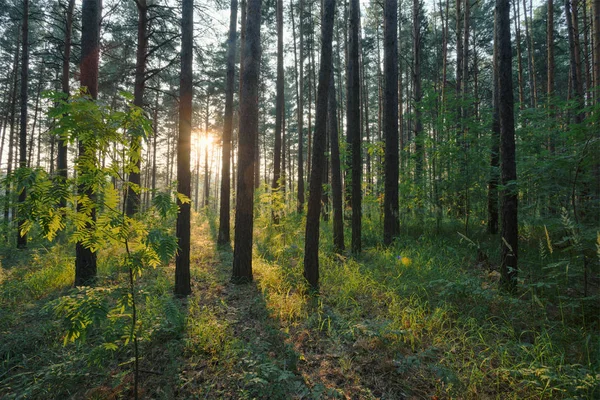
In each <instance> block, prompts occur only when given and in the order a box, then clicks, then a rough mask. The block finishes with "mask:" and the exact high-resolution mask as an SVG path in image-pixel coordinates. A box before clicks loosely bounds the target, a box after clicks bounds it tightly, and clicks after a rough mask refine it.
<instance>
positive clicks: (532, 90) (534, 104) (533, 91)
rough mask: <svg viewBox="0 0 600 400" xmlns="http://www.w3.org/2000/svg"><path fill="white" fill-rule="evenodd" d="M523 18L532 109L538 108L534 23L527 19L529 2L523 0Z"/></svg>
mask: <svg viewBox="0 0 600 400" xmlns="http://www.w3.org/2000/svg"><path fill="white" fill-rule="evenodd" d="M523 18H525V41H526V42H527V63H528V65H529V74H528V76H529V96H530V99H529V101H530V104H531V107H534V108H535V107H537V90H536V76H535V60H534V55H533V51H534V50H533V35H532V34H531V29H532V28H531V24H532V21H530V19H529V18H528V17H527V2H526V0H523Z"/></svg>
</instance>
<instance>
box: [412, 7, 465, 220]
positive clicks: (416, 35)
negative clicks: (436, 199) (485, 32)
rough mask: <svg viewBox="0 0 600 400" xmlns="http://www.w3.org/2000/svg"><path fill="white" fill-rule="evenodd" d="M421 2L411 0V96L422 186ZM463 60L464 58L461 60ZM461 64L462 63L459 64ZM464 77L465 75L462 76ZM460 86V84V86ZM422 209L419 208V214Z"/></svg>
mask: <svg viewBox="0 0 600 400" xmlns="http://www.w3.org/2000/svg"><path fill="white" fill-rule="evenodd" d="M420 21H421V3H420V0H413V54H414V66H413V92H414V94H413V98H414V99H415V103H414V108H415V116H414V121H415V126H414V131H415V153H416V157H417V158H416V162H415V182H416V184H417V185H418V186H419V187H422V186H423V158H424V157H423V138H422V137H421V136H422V133H423V121H422V117H421V114H422V113H421V99H422V97H423V93H422V92H421V53H422V43H421V25H420ZM463 62H464V60H463ZM461 65H462V64H461ZM462 79H465V77H462ZM461 87H462V86H461ZM421 212H422V210H419V214H420V213H421Z"/></svg>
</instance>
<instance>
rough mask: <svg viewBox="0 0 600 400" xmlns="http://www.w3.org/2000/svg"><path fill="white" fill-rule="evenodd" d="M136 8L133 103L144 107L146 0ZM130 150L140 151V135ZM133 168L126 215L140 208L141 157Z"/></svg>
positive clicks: (131, 214) (134, 138)
mask: <svg viewBox="0 0 600 400" xmlns="http://www.w3.org/2000/svg"><path fill="white" fill-rule="evenodd" d="M135 4H136V5H137V10H138V25H137V51H136V61H135V82H134V86H133V104H134V105H135V106H137V107H140V108H143V107H144V89H145V82H146V77H145V73H146V55H147V49H148V34H147V31H148V7H147V4H146V0H135ZM131 148H132V150H137V151H141V148H142V138H141V137H140V136H136V135H135V134H134V136H132V137H131ZM134 164H135V167H134V169H133V170H132V171H131V172H129V186H128V187H127V204H126V207H125V212H126V213H127V215H128V216H130V217H131V216H133V215H134V214H135V213H137V211H138V210H139V208H140V192H139V187H140V168H141V165H142V160H141V157H139V158H138V159H137V160H135V162H134Z"/></svg>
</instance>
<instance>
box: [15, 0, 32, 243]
mask: <svg viewBox="0 0 600 400" xmlns="http://www.w3.org/2000/svg"><path fill="white" fill-rule="evenodd" d="M21 29H22V31H21V32H22V33H21V36H22V38H23V39H22V45H23V53H22V54H21V57H22V59H21V123H20V134H19V168H26V167H27V100H28V93H27V89H28V84H29V0H23V24H22V26H21ZM19 189H20V191H19V204H23V203H25V199H26V198H27V190H26V188H25V187H24V186H23V187H22V188H19ZM24 217H25V216H24V215H19V228H18V231H17V247H18V248H20V249H22V248H25V247H26V246H27V235H25V234H24V233H23V234H21V231H22V229H23V228H24V226H25V218H24Z"/></svg>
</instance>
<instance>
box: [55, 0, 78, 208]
mask: <svg viewBox="0 0 600 400" xmlns="http://www.w3.org/2000/svg"><path fill="white" fill-rule="evenodd" d="M74 8H75V0H69V3H68V5H67V11H66V15H65V43H64V51H63V60H62V75H61V86H62V91H63V93H64V94H65V95H66V96H67V97H69V75H70V74H69V66H70V64H71V32H72V29H73V9H74ZM57 152H58V156H57V158H56V173H57V175H58V176H59V177H61V178H62V179H63V180H66V179H67V177H68V173H67V168H68V167H67V144H66V143H65V141H64V140H63V139H62V138H60V137H59V138H58V151H57ZM60 204H61V206H62V207H64V206H65V205H66V202H65V200H64V199H62V200H61V203H60Z"/></svg>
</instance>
